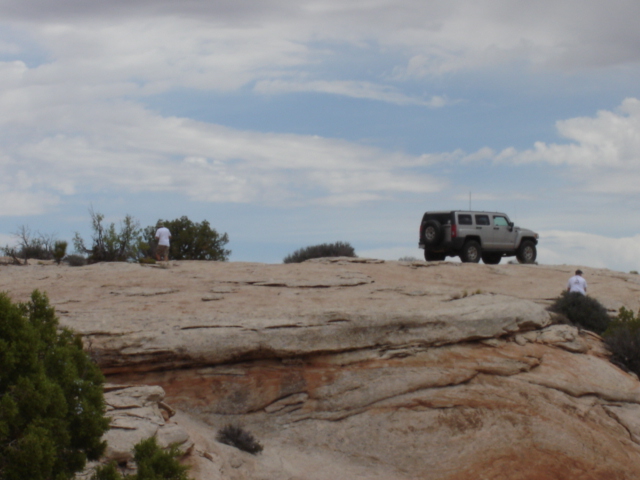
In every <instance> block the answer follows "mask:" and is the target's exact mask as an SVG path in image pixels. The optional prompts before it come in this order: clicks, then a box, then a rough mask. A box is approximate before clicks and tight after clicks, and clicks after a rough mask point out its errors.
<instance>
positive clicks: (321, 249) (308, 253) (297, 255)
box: [283, 242, 356, 263]
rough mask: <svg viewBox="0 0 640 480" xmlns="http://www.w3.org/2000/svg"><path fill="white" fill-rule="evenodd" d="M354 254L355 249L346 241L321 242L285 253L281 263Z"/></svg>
mask: <svg viewBox="0 0 640 480" xmlns="http://www.w3.org/2000/svg"><path fill="white" fill-rule="evenodd" d="M355 256H356V252H355V250H354V249H353V247H352V246H351V245H350V244H349V243H347V242H335V243H322V244H320V245H313V246H310V247H305V248H300V249H299V250H296V251H295V252H293V253H292V254H291V255H287V256H286V257H285V258H284V260H283V263H301V262H304V261H305V260H309V259H311V258H324V257H355Z"/></svg>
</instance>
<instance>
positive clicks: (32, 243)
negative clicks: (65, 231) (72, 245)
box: [0, 225, 66, 265]
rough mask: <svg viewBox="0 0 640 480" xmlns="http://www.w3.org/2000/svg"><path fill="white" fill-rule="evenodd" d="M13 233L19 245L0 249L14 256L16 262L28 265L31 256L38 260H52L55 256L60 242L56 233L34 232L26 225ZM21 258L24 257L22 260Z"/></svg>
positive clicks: (5, 253)
mask: <svg viewBox="0 0 640 480" xmlns="http://www.w3.org/2000/svg"><path fill="white" fill-rule="evenodd" d="M13 235H14V236H15V237H16V240H17V245H16V246H9V245H6V246H4V247H2V248H0V250H2V252H3V253H4V255H7V256H9V257H12V258H13V260H14V263H16V264H21V263H22V262H24V264H25V265H26V264H27V259H29V258H33V259H36V260H52V259H54V258H55V245H56V244H57V243H59V242H58V241H57V240H56V236H55V235H51V234H44V233H40V232H32V231H31V229H30V228H29V227H28V226H26V225H22V226H20V227H19V228H18V230H17V231H16V232H15V233H14V234H13ZM63 243H66V242H63ZM20 259H22V262H21V261H20Z"/></svg>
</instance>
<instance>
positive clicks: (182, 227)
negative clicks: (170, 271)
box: [140, 216, 231, 261]
mask: <svg viewBox="0 0 640 480" xmlns="http://www.w3.org/2000/svg"><path fill="white" fill-rule="evenodd" d="M160 222H162V223H163V224H164V226H165V227H167V228H168V229H169V231H170V232H171V246H170V247H169V258H171V259H172V260H217V261H226V260H228V259H229V255H231V250H227V249H225V248H224V247H225V245H227V243H229V236H228V235H227V234H226V233H223V234H222V235H221V234H219V233H218V232H217V231H216V230H215V229H214V228H211V225H210V224H209V222H208V221H206V220H203V221H202V222H200V223H197V222H196V223H194V222H192V221H191V220H189V218H188V217H186V216H182V217H180V218H177V219H175V220H164V221H161V220H159V221H158V223H160ZM156 231H157V227H156V226H149V227H146V228H145V229H144V231H143V232H142V236H141V241H140V245H143V252H142V253H143V254H144V255H145V256H148V257H151V258H153V257H155V248H156V240H155V235H156Z"/></svg>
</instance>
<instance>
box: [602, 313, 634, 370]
mask: <svg viewBox="0 0 640 480" xmlns="http://www.w3.org/2000/svg"><path fill="white" fill-rule="evenodd" d="M602 336H603V338H604V342H605V343H606V345H607V347H608V348H609V351H610V352H611V361H612V362H613V363H615V364H616V365H618V366H619V367H621V368H623V369H625V370H627V371H630V372H633V373H635V374H636V375H638V376H640V311H639V312H638V314H637V316H636V315H634V314H633V311H631V310H627V309H626V308H625V307H622V308H620V310H619V312H618V316H617V317H616V318H614V319H613V320H612V321H611V323H610V324H609V328H607V330H606V331H605V332H604V333H603V334H602Z"/></svg>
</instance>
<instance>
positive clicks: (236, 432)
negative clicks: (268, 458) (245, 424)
mask: <svg viewBox="0 0 640 480" xmlns="http://www.w3.org/2000/svg"><path fill="white" fill-rule="evenodd" d="M216 440H218V441H219V442H220V443H224V444H226V445H231V446H232V447H236V448H237V449H239V450H242V451H244V452H249V453H251V454H253V455H255V454H257V453H260V452H261V451H262V445H260V443H258V441H257V440H256V439H255V438H254V437H253V435H251V434H250V433H249V432H247V431H246V430H244V429H243V428H242V427H238V426H236V425H227V426H226V427H224V428H223V429H222V430H220V431H219V432H218V435H217V436H216Z"/></svg>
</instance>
